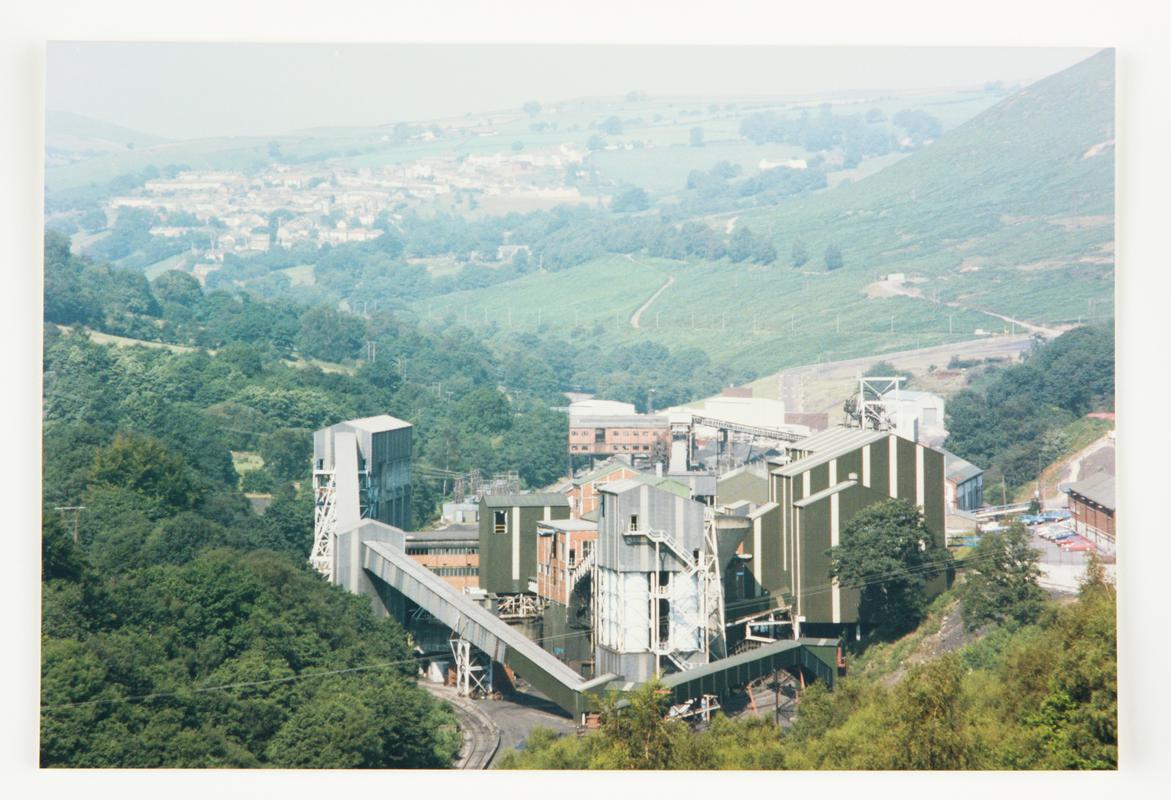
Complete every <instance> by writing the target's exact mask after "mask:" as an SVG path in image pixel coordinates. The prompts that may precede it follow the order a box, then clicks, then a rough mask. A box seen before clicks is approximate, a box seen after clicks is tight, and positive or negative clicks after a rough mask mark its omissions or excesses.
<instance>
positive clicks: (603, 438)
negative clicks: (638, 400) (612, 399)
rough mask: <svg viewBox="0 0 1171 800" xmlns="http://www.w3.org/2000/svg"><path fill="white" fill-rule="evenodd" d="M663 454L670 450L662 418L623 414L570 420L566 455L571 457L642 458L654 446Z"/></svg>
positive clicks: (664, 418)
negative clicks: (622, 456)
mask: <svg viewBox="0 0 1171 800" xmlns="http://www.w3.org/2000/svg"><path fill="white" fill-rule="evenodd" d="M656 444H661V445H662V446H663V448H664V452H668V451H669V450H670V447H671V426H670V423H669V421H668V419H667V417H665V416H655V415H650V414H626V415H615V416H580V417H578V416H571V417H570V419H569V452H570V453H571V454H573V455H575V456H611V455H628V456H645V457H646V458H648V459H649V458H650V457H651V455H652V454H653V453H654V451H655V445H656Z"/></svg>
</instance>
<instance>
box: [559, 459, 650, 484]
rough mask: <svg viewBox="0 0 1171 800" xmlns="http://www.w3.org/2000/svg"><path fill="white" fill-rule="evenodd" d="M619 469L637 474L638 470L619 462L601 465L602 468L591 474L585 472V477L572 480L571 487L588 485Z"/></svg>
mask: <svg viewBox="0 0 1171 800" xmlns="http://www.w3.org/2000/svg"><path fill="white" fill-rule="evenodd" d="M620 469H627V470H630V471H631V472H638V470H636V469H635V468H634V467H632V466H630V465H629V464H624V463H623V462H621V461H615V462H612V463H610V464H603V465H602V466H600V467H598V468H597V469H595V470H594V471H593V472H587V473H586V474H585V475H582V476H581V477H580V478H574V479H573V485H574V486H582V485H583V484H586V483H590V482H591V481H596V480H598V479H599V478H604V477H606V476H607V475H611V474H613V473H615V472H617V471H618V470H620ZM640 474H641V473H640Z"/></svg>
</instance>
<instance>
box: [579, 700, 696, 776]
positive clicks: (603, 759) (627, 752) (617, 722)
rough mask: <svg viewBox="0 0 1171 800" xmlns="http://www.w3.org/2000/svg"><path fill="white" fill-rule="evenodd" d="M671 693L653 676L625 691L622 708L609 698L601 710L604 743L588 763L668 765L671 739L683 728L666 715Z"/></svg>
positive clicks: (636, 766) (620, 766)
mask: <svg viewBox="0 0 1171 800" xmlns="http://www.w3.org/2000/svg"><path fill="white" fill-rule="evenodd" d="M670 697H671V696H670V694H669V693H668V692H667V690H666V689H665V688H664V687H663V684H662V683H660V682H659V681H658V680H657V679H656V680H652V681H648V682H647V683H645V684H643V685H642V686H640V687H639V688H638V689H636V690H635V691H633V692H631V693H630V694H629V695H627V699H628V701H629V704H628V705H627V706H625V707H624V708H621V709H619V708H618V707H617V698H616V697H610V698H608V699H607V701H606V706H605V708H604V709H603V711H602V714H601V728H602V736H603V737H604V738H605V740H606V742H605V745H606V746H605V748H604V749H603V751H602V753H600V754H599V756H600V757H599V758H598V759H596V760H595V763H593V764H591V767H595V768H598V767H601V768H603V769H667V768H668V767H669V766H670V765H671V760H672V752H673V749H674V748H673V744H674V739H675V738H676V736H677V735H678V734H679V733H681V732H683V731H684V730H685V728H684V727H683V726H682V725H681V723H679V722H676V721H669V720H667V719H666V716H667V709H668V708H669V707H670V705H671V699H670ZM599 762H600V763H599Z"/></svg>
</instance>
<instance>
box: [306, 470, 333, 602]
mask: <svg viewBox="0 0 1171 800" xmlns="http://www.w3.org/2000/svg"><path fill="white" fill-rule="evenodd" d="M336 534H337V476H336V475H335V474H334V471H333V470H314V471H313V550H312V551H311V552H310V554H309V563H310V564H312V565H313V569H315V570H317V571H318V572H319V573H321V574H322V575H324V576H325V577H326V579H327V580H330V581H332V580H333V540H334V536H335V535H336Z"/></svg>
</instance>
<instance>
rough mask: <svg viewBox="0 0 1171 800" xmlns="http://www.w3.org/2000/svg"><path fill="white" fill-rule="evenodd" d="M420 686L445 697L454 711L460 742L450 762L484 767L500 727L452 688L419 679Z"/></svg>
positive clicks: (496, 745)
mask: <svg viewBox="0 0 1171 800" xmlns="http://www.w3.org/2000/svg"><path fill="white" fill-rule="evenodd" d="M419 686H422V687H423V688H424V689H426V690H427V691H428V692H430V693H431V694H433V695H434V696H436V697H438V698H440V699H441V700H446V701H447V702H448V703H449V704H450V705H451V710H452V712H453V713H454V714H455V718H456V722H457V723H458V724H459V732H460V738H461V740H462V742H461V744H460V748H459V755H458V756H457V757H456V760H455V764H453V765H452V766H454V767H455V768H456V769H487V768H488V766H489V765H490V764H491V763H492V759H493V758H495V757H496V753H497V751H498V750H499V749H500V729H499V728H498V727H497V726H496V724H495V723H494V722H492V720H490V719H489V718H488V716H487V715H486V714H485V713H484V712H482V711H480V709H478V708H476V706H475V704H474V703H472V702H471V701H469V700H467V699H465V698H463V697H460V696H459V695H458V694H456V692H455V690H454V689H451V688H449V687H446V686H443V687H440V686H435V685H434V684H428V683H424V682H422V681H420V682H419Z"/></svg>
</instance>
